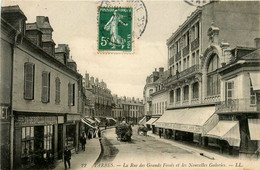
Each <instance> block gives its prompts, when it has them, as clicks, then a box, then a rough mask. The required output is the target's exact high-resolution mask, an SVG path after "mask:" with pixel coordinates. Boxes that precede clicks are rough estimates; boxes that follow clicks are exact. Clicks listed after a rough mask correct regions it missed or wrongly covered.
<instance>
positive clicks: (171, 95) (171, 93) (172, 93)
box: [170, 90, 174, 104]
mask: <svg viewBox="0 0 260 170" xmlns="http://www.w3.org/2000/svg"><path fill="white" fill-rule="evenodd" d="M173 102H174V91H173V90H171V91H170V103H171V104H172V103H173Z"/></svg>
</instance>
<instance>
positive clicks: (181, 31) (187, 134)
mask: <svg viewBox="0 0 260 170" xmlns="http://www.w3.org/2000/svg"><path fill="white" fill-rule="evenodd" d="M259 5H260V3H259V2H221V1H216V2H210V3H208V4H206V5H204V6H202V7H198V8H197V9H196V10H195V11H194V12H193V13H192V14H191V15H190V16H189V17H188V18H187V20H186V21H185V22H184V23H183V24H182V25H181V26H180V27H179V28H178V29H177V30H176V31H175V32H174V33H173V34H172V36H171V37H170V38H169V39H168V40H167V45H168V51H169V53H168V69H169V72H170V76H169V77H168V78H167V79H166V80H164V81H163V84H164V86H165V88H166V89H167V93H168V102H167V111H166V113H165V114H164V115H162V116H161V117H160V119H158V120H157V121H156V122H155V125H156V127H158V128H163V129H164V133H165V134H166V136H167V137H168V138H173V139H175V140H182V141H184V140H185V141H190V142H195V143H199V144H201V145H204V146H212V147H213V146H217V147H219V148H220V149H221V151H223V150H228V152H231V153H234V154H237V153H242V152H247V153H250V152H251V153H252V151H251V150H254V151H256V150H255V148H256V147H257V146H256V147H250V146H249V145H252V143H254V142H250V139H249V137H248V134H249V131H250V129H248V127H249V126H250V125H249V123H243V122H247V121H248V120H247V118H246V117H247V116H246V115H248V114H250V115H253V116H252V117H251V118H250V119H254V120H250V121H253V122H257V121H258V120H255V119H257V117H258V116H257V115H259V112H258V111H256V110H255V109H256V108H257V100H256V101H255V105H254V106H252V107H249V108H243V109H242V110H241V112H243V113H241V114H242V115H243V116H241V115H240V117H243V118H238V119H237V122H232V123H233V125H234V126H233V125H231V124H232V123H231V124H230V122H224V123H223V122H222V121H221V120H222V119H229V120H231V117H232V116H231V115H234V114H236V115H239V114H237V112H239V111H235V112H236V113H230V111H229V116H227V115H228V114H225V116H224V115H223V114H222V113H220V114H217V113H218V112H217V110H218V105H221V104H219V103H221V102H222V101H226V99H225V98H230V96H232V97H235V96H233V95H235V94H233V93H232V90H234V87H235V86H234V84H232V83H228V82H227V80H228V81H229V79H232V76H233V78H234V77H236V78H235V79H236V80H237V84H236V87H239V88H237V90H239V89H241V91H243V92H241V93H239V95H238V94H237V95H238V96H236V97H238V98H246V99H241V101H240V102H242V101H244V102H245V103H246V102H247V104H249V103H248V102H249V101H250V100H249V96H250V95H249V91H250V86H249V84H250V83H249V82H250V81H249V79H248V77H247V78H246V76H245V75H244V76H242V75H240V74H244V73H243V71H241V70H239V69H238V70H236V71H231V70H230V73H229V72H228V71H227V70H228V69H224V68H228V66H229V67H230V66H231V65H233V64H235V63H237V64H238V63H239V62H242V61H241V60H240V59H238V58H240V57H242V56H246V55H247V54H248V55H249V53H252V51H255V50H256V47H255V43H254V41H253V40H254V39H255V38H258V36H259V32H260V30H259V28H256V27H255V25H258V24H259V16H260V13H259V10H258V9H259ZM234 6H237V8H233V7H234ZM224 16H225V17H224ZM223 18H225V19H224V20H223ZM238 35H239V36H238ZM237 46H246V47H254V48H244V49H243V48H242V49H240V50H238V49H239V48H238V47H237ZM231 49H233V50H231ZM252 54H253V53H252ZM253 56H254V57H253V59H252V60H254V62H256V63H257V62H258V61H257V58H258V57H259V56H257V55H253ZM249 58H250V57H249ZM245 61H246V59H245ZM243 62H244V61H243ZM235 65H236V64H235ZM238 65H239V64H238ZM248 66H249V67H247V69H248V70H250V69H251V71H252V72H258V71H257V70H258V69H257V68H256V67H254V64H253V65H251V64H249V65H248ZM251 66H252V67H251ZM249 68H250V69H249ZM222 69H223V70H226V71H223V72H221V70H222ZM248 70H247V71H245V72H246V73H245V74H247V73H248ZM238 72H241V73H238ZM224 73H225V74H224ZM249 74H251V73H249ZM229 76H230V77H229ZM231 82H232V80H231ZM233 86H234V87H233ZM242 87H243V88H242ZM255 92H257V91H254V92H252V94H254V93H255ZM227 94H228V95H229V97H226V96H227ZM246 95H247V96H246ZM256 96H257V95H256ZM224 99H225V100H224ZM230 99H231V98H230ZM246 100H247V101H246ZM224 103H225V102H224ZM247 104H244V105H243V106H244V107H246V105H247ZM215 105H217V107H215ZM247 106H248V105H247ZM249 106H250V104H249ZM219 107H220V108H221V106H219ZM241 107H242V105H241ZM248 109H249V110H248ZM250 109H252V110H250ZM246 110H248V111H249V112H250V113H248V112H246ZM253 110H254V111H253ZM251 112H254V114H251ZM224 117H225V118H224ZM227 117H229V118H227ZM233 117H234V116H233ZM238 117H239V116H238ZM248 122H249V121H248ZM222 124H223V126H224V125H226V127H223V129H221V130H220V131H222V132H223V133H225V132H226V133H225V134H226V135H227V136H221V135H220V134H214V133H215V132H214V131H216V130H217V128H218V127H221V125H222ZM251 125H252V123H251ZM256 126H259V125H256ZM227 127H231V128H227ZM214 129H215V130H214ZM245 129H247V130H245ZM211 130H212V131H211ZM224 131H225V132H224ZM222 132H221V133H222ZM208 133H210V134H211V137H209V136H210V135H209V134H208ZM242 133H245V134H242ZM252 133H253V132H252ZM213 134H214V135H215V136H214V135H213ZM246 134H247V135H246ZM218 135H219V136H218ZM213 136H214V137H213ZM231 136H232V137H231ZM234 136H235V137H234ZM243 136H244V137H243ZM245 136H247V137H245ZM230 138H232V140H229V139H230ZM254 139H256V138H254ZM240 141H241V142H240ZM245 143H246V144H245ZM243 145H247V147H244V146H243ZM243 147H244V148H246V149H243Z"/></svg>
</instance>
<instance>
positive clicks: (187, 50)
mask: <svg viewBox="0 0 260 170" xmlns="http://www.w3.org/2000/svg"><path fill="white" fill-rule="evenodd" d="M189 52H190V46H189V45H187V46H186V47H184V48H183V49H182V55H183V56H186V55H188V54H189Z"/></svg>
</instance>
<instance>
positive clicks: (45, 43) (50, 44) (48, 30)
mask: <svg viewBox="0 0 260 170" xmlns="http://www.w3.org/2000/svg"><path fill="white" fill-rule="evenodd" d="M36 24H37V26H38V27H39V29H40V30H41V31H42V49H43V50H44V51H45V52H47V53H48V54H50V55H52V56H54V55H55V42H54V41H53V39H52V32H53V29H52V27H51V25H50V22H49V18H48V17H45V16H37V17H36Z"/></svg>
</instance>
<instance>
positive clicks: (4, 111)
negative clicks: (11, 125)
mask: <svg viewBox="0 0 260 170" xmlns="http://www.w3.org/2000/svg"><path fill="white" fill-rule="evenodd" d="M0 109H1V112H0V116H1V117H0V119H2V120H3V119H7V118H8V107H5V106H0Z"/></svg>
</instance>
